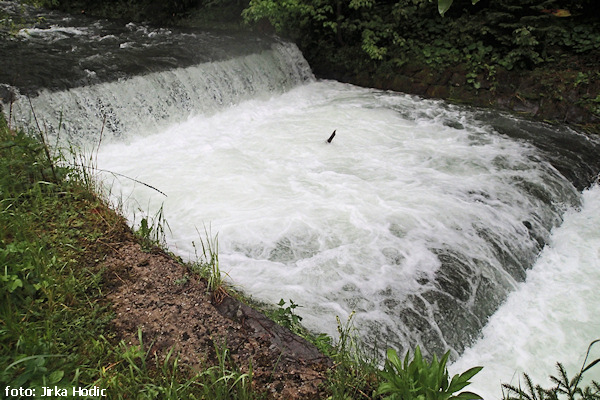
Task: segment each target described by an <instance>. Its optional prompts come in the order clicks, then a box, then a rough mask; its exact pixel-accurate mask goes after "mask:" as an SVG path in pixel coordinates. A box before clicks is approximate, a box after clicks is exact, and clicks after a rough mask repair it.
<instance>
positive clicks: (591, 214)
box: [4, 22, 600, 397]
mask: <svg viewBox="0 0 600 400" xmlns="http://www.w3.org/2000/svg"><path fill="white" fill-rule="evenodd" d="M95 24H96V25H95V29H94V30H89V29H88V28H84V27H82V26H79V28H78V29H79V31H78V32H75V31H73V30H68V29H66V27H64V26H59V25H52V26H49V27H47V28H46V30H47V31H46V32H41V31H43V30H44V29H41V31H40V32H37V31H36V32H35V35H37V36H39V37H44V35H46V36H48V37H55V36H56V35H55V33H56V32H66V31H68V32H70V35H72V36H75V37H79V39H81V37H83V38H86V37H88V38H89V37H95V36H94V35H99V33H98V32H97V29H100V27H101V25H98V24H99V23H97V22H96V23H95ZM100 30H101V34H102V35H103V36H101V37H107V39H105V40H109V41H113V45H115V44H117V46H115V49H114V50H113V51H114V52H115V53H118V50H116V48H117V47H118V48H119V49H122V50H127V49H131V48H135V47H136V46H137V45H136V43H137V42H135V41H132V40H133V39H131V38H130V37H126V38H123V37H122V36H120V34H116V33H113V31H107V30H105V28H102V29H100ZM122 31H123V32H130V33H131V32H134V31H135V32H137V33H139V32H142V33H143V34H142V36H143V37H148V38H154V39H153V40H154V41H155V42H157V43H163V41H166V42H168V43H171V44H172V43H179V42H178V41H179V40H181V41H185V40H190V41H191V42H190V43H193V44H194V45H197V44H198V37H200V36H202V35H201V34H199V33H193V32H185V33H181V32H173V31H168V32H165V31H151V30H148V28H144V27H131V26H130V27H129V28H127V29H123V30H122ZM52 32H54V33H52ZM123 32H121V33H122V34H124V35H125V33H123ZM144 32H145V33H144ZM152 32H155V33H154V34H152ZM35 35H34V36H35ZM53 35H54V36H53ZM61 35H62V34H61ZM61 35H59V36H60V40H67V42H66V43H68V38H64V37H63V36H61ZM86 35H87V36H86ZM144 35H145V36H144ZM161 35H163V36H161ZM185 35H187V36H185ZM183 37H186V38H187V39H183ZM15 40H17V41H19V40H21V41H25V42H31V41H35V40H37V39H35V38H32V35H29V36H26V34H25V33H23V35H22V37H21V36H20V37H19V38H17V39H15ZM53 40H54V39H53ZM57 40H58V39H57ZM140 40H141V39H140ZM248 40H249V42H248V43H252V45H248V46H243V45H241V44H240V43H239V41H240V38H235V39H234V40H233V42H235V43H236V46H234V48H247V47H252V46H255V45H256V46H257V47H255V50H254V51H250V52H248V51H245V52H237V53H236V52H233V53H232V56H231V57H224V56H220V57H219V58H218V59H209V60H196V61H189V62H187V61H186V62H184V61H181V64H182V65H179V66H178V67H177V68H170V67H169V65H165V66H163V68H156V69H155V70H150V71H148V72H147V73H145V74H143V75H136V74H135V73H133V74H132V75H131V76H130V75H127V76H120V75H117V76H116V77H113V79H110V78H109V77H107V76H106V77H104V78H103V79H102V80H100V81H94V82H90V83H85V82H80V83H79V84H77V85H71V86H68V87H62V88H61V87H60V85H63V83H60V84H56V85H52V84H48V85H46V86H47V87H48V89H42V88H37V87H36V88H35V90H33V89H31V88H32V86H27V85H25V84H23V85H21V86H18V85H14V83H13V82H9V81H5V82H4V83H8V84H11V85H12V86H16V88H17V90H15V91H18V92H20V93H22V94H30V95H31V96H32V97H31V105H32V106H33V107H32V106H31V105H30V104H29V101H27V99H26V98H24V97H20V96H19V95H18V94H17V95H16V96H15V99H16V101H15V102H14V103H13V104H12V105H11V104H8V103H6V102H5V104H4V111H5V113H7V114H8V111H9V110H10V115H11V117H12V119H13V121H18V122H21V123H25V124H27V123H28V121H32V118H33V114H32V113H31V109H32V108H33V110H35V115H36V117H37V119H38V123H40V121H41V125H42V126H44V127H45V128H46V129H47V130H48V131H49V132H50V135H51V136H52V135H54V136H56V135H60V137H61V138H62V139H65V140H66V139H68V140H69V141H71V142H76V143H78V144H81V145H86V144H89V145H91V146H90V147H93V148H96V147H97V144H98V140H99V136H100V132H101V131H102V132H103V141H102V144H101V146H100V148H99V151H98V153H97V155H96V159H97V163H98V167H99V168H101V169H102V170H106V171H112V172H114V173H116V174H118V175H116V176H117V177H118V178H116V177H114V176H113V175H110V174H109V173H103V174H104V175H103V176H104V180H105V182H106V184H107V185H108V186H109V187H110V188H111V191H112V193H120V195H121V196H122V199H123V200H124V201H125V204H126V206H125V207H126V210H127V212H128V215H129V216H130V218H131V219H132V220H133V219H135V218H136V214H137V215H138V216H139V213H140V210H141V212H143V213H148V214H150V215H153V213H154V212H155V211H156V210H157V209H158V208H159V207H163V210H164V213H165V215H166V218H167V220H168V223H169V226H170V228H171V230H172V233H173V235H172V237H169V238H168V239H169V245H170V247H171V249H172V250H173V251H175V252H177V253H179V254H181V255H182V256H184V257H191V258H192V259H193V255H194V247H193V242H198V241H199V240H200V238H202V237H203V234H204V233H203V232H204V226H206V227H209V226H210V229H211V230H212V232H213V233H216V232H218V235H219V246H220V247H219V253H220V259H221V268H222V269H223V271H225V272H226V273H227V274H228V276H229V277H230V278H231V281H232V282H233V283H234V284H235V285H237V286H238V287H239V288H240V289H242V290H243V291H245V292H246V293H247V294H249V295H251V296H253V297H255V298H256V299H258V300H263V301H268V302H270V303H276V302H278V301H279V299H281V298H283V299H284V300H288V299H292V300H293V301H294V302H295V303H298V304H300V305H301V308H298V309H296V310H297V311H298V312H299V314H300V315H301V316H302V317H303V318H304V319H303V322H304V323H305V324H306V326H307V327H309V328H310V329H313V330H315V331H318V332H326V333H329V334H331V335H333V336H335V335H336V322H335V321H336V320H335V317H336V316H340V318H342V319H344V318H346V317H347V316H348V315H349V314H350V312H351V311H353V310H356V311H357V314H356V316H355V320H354V324H355V326H356V327H357V329H358V332H359V333H360V336H361V338H362V339H363V340H364V342H365V343H368V344H371V345H374V346H379V347H384V346H394V347H396V348H399V349H400V350H401V351H405V350H408V349H412V348H413V347H414V346H415V345H417V344H419V345H421V347H422V348H424V350H425V351H426V352H427V353H433V352H435V353H438V354H439V353H441V352H444V351H445V350H447V349H451V350H452V352H453V356H454V358H455V359H458V361H456V363H455V365H454V367H460V366H461V365H464V366H465V369H466V368H468V367H470V366H472V365H474V364H483V365H484V366H486V367H487V364H488V363H489V364H491V365H492V366H493V367H492V368H490V369H489V370H490V371H491V372H487V368H486V369H484V371H486V373H488V374H491V375H488V376H491V377H492V378H491V379H490V378H487V379H486V382H493V383H494V385H495V386H494V388H486V387H484V386H482V385H480V386H479V387H481V388H482V390H484V391H486V394H488V396H489V397H499V395H498V393H499V390H500V386H499V382H501V381H509V380H510V379H511V378H512V375H510V376H506V375H505V374H506V373H507V371H508V370H511V368H512V369H517V368H521V367H522V368H525V370H527V367H528V366H532V365H533V366H535V368H537V364H535V363H533V362H530V361H529V360H525V361H523V360H522V359H523V358H526V357H527V354H528V352H532V353H531V354H533V352H535V351H536V346H538V345H537V344H535V343H537V342H535V340H534V339H532V337H534V336H537V335H540V336H539V337H544V336H543V335H541V334H540V333H539V332H537V331H536V332H535V333H528V335H527V336H529V338H523V336H524V335H523V332H532V326H534V325H536V323H539V324H540V325H541V327H540V329H541V331H544V330H545V328H546V330H549V329H551V330H552V331H553V332H554V333H552V334H551V335H548V336H547V337H545V339H544V340H545V341H544V342H543V343H544V346H546V347H547V346H548V343H549V342H551V341H552V338H553V337H556V338H560V337H562V336H565V335H567V332H568V331H569V326H568V324H569V323H571V320H570V319H569V316H568V315H567V313H561V314H560V315H559V316H558V317H556V315H557V314H556V312H555V311H557V310H555V308H562V307H567V306H566V305H565V303H560V302H559V303H545V304H544V305H541V306H539V307H537V308H536V306H535V305H534V303H533V300H534V299H536V298H537V297H539V296H542V294H541V293H542V289H544V288H546V289H549V288H550V290H551V292H550V293H552V292H555V291H557V290H558V288H559V287H561V285H562V284H563V283H564V282H565V281H563V280H564V279H567V278H566V277H563V275H567V276H569V277H570V278H569V279H572V281H569V282H570V283H569V285H573V287H576V288H578V289H580V291H581V293H582V296H583V297H582V298H583V299H585V300H586V301H585V302H584V301H583V300H576V299H575V298H574V299H575V300H574V301H576V302H577V303H576V305H574V306H573V307H576V308H577V309H578V310H579V311H578V312H581V315H582V317H581V320H582V321H584V322H585V323H587V325H586V326H587V328H586V329H588V330H587V331H585V333H582V334H581V335H580V336H581V337H580V338H579V339H578V342H585V341H586V340H587V341H591V340H592V339H594V337H593V334H594V332H597V331H598V330H599V329H598V328H600V326H599V325H598V321H595V320H594V318H593V317H591V316H593V315H594V314H596V315H597V313H598V312H599V308H600V301H599V300H598V299H597V298H594V296H593V295H592V294H591V293H590V291H589V290H588V289H586V287H587V286H586V285H589V284H592V285H594V284H593V282H598V279H600V277H599V274H600V272H599V271H600V268H598V265H597V259H598V257H599V256H600V253H598V251H599V248H600V247H599V245H598V234H597V230H594V228H595V227H596V226H597V223H598V220H597V217H596V216H597V215H599V214H600V213H598V212H597V209H598V197H599V196H600V194H599V193H598V188H597V186H593V187H592V188H591V189H589V190H588V191H586V192H585V194H584V196H583V200H582V199H581V194H580V193H579V191H580V190H581V189H582V188H584V187H586V186H589V185H590V184H591V183H592V182H593V180H594V179H595V176H596V175H597V173H598V171H600V160H599V158H598V157H597V154H598V152H599V150H600V145H599V144H598V142H596V141H594V140H592V139H589V138H587V137H585V136H582V135H579V134H577V133H576V132H573V131H571V130H569V129H564V128H553V127H549V126H545V125H542V124H533V123H529V122H525V121H520V120H518V119H515V118H512V117H510V116H504V115H498V114H493V113H492V114H490V113H489V112H482V111H478V110H470V109H466V108H461V107H455V106H449V105H446V104H444V103H443V102H438V101H428V100H423V99H419V98H415V97H411V96H407V95H402V94H398V93H391V92H382V91H377V90H370V89H363V88H358V87H355V86H351V85H346V84H341V83H337V82H331V81H316V80H315V79H314V77H313V76H312V73H311V72H310V68H309V67H308V65H307V64H306V61H305V60H304V59H303V57H302V55H301V54H300V52H299V51H298V49H297V48H296V47H295V46H294V45H291V44H289V43H285V42H281V41H279V40H267V39H265V38H260V39H257V38H252V37H250V38H248ZM84 41H85V40H84ZM84 41H83V42H84ZM151 42H152V41H151ZM119 43H120V44H119ZM127 43H129V44H127ZM257 43H258V44H257ZM219 46H220V47H219ZM67 47H68V46H67ZM159 47H160V46H159ZM166 47H168V48H169V49H170V51H171V53H169V54H171V55H173V53H177V51H173V48H172V46H170V47H169V46H166ZM217 48H223V42H222V41H219V42H218V44H217ZM206 52H207V53H214V54H216V53H218V52H217V51H216V50H214V49H213V50H207V51H206ZM151 53H152V54H153V57H154V58H156V59H162V58H161V56H160V51H159V50H153V51H152V52H151ZM86 57H87V58H85V59H88V58H89V57H92V56H91V55H88V56H86ZM169 57H171V56H169ZM169 57H167V56H165V57H163V58H169ZM173 57H175V56H174V55H173ZM109 58H110V60H111V61H114V60H116V59H117V58H118V57H117V56H111V57H109ZM123 59H124V60H128V59H129V58H128V57H124V58H123ZM169 59H170V61H169V62H170V63H173V62H175V61H173V59H172V58H169ZM189 59H190V58H189V57H185V60H189ZM96 62H97V63H98V65H101V64H102V62H101V61H96ZM148 62H151V61H148ZM136 65H137V64H136ZM111 68H112V69H113V70H119V69H120V68H119V67H118V65H117V66H115V65H113V67H111ZM111 68H108V69H111ZM88 71H89V72H88V75H90V74H91V75H92V76H94V74H93V72H94V71H92V70H90V69H88ZM98 75H99V74H96V75H95V76H96V77H97V76H98ZM100 75H101V74H100ZM30 81H33V80H32V79H30V80H27V82H30ZM61 82H62V81H61ZM11 90H12V88H11ZM59 122H60V124H61V125H60V127H59ZM29 123H30V124H31V123H32V122H29ZM30 126H31V125H30ZM334 129H335V130H336V131H337V135H336V137H335V138H334V140H333V141H332V143H330V144H327V143H326V142H325V140H326V139H327V138H328V137H329V135H330V133H331V132H332V131H333V130H334ZM123 176H128V177H130V178H133V179H127V178H123ZM139 181H141V182H144V183H146V184H147V185H150V186H152V187H155V188H158V189H159V190H160V191H162V192H164V193H165V194H166V195H167V197H164V196H163V195H161V194H160V193H158V192H157V191H155V190H152V189H151V188H149V187H148V186H145V185H142V184H139V183H138V182H139ZM577 210H580V211H577ZM563 218H564V219H565V223H564V224H563V225H562V226H560V225H561V223H562V221H563ZM559 226H560V227H559ZM198 231H199V232H200V233H198ZM574 239H576V240H574ZM546 243H548V245H547V246H546V247H545V248H544V246H545V244H546ZM540 252H541V253H540ZM565 257H566V258H565ZM594 257H595V259H594ZM594 260H595V261H594ZM594 262H595V263H596V264H594ZM530 267H533V268H532V269H531V270H529V268H530ZM528 270H529V271H528ZM576 271H578V273H577V274H576V273H575V272H576ZM591 287H594V286H591ZM572 292H573V290H570V291H569V292H567V293H566V294H565V296H569V295H570V294H571V293H572ZM593 293H595V292H593ZM502 303H504V304H503V305H502ZM522 304H529V305H528V306H527V307H526V308H527V310H529V312H530V313H534V314H527V313H526V312H521V311H518V310H519V305H522ZM501 305H502V306H501ZM500 306H501V308H500V310H499V311H498V312H496V310H498V307H500ZM536 310H537V311H536ZM560 311H561V312H563V311H564V310H560ZM536 313H539V316H538V317H537V318H536V319H535V320H534V319H531V315H538V314H536ZM569 314H571V315H572V313H569ZM490 316H491V318H490ZM549 316H552V318H558V320H559V321H558V322H557V321H551V320H552V318H550V317H549ZM586 316H587V317H586ZM586 318H587V320H586ZM488 319H489V321H490V322H489V323H488ZM507 321H513V322H514V325H511V324H509V323H507ZM486 323H487V325H486ZM590 326H591V328H590ZM511 327H513V328H511ZM506 328H508V330H509V331H508V332H506V330H505V331H503V330H502V329H506ZM511 329H512V330H514V331H511ZM481 332H483V336H481V338H480V339H479V340H478V341H477V342H476V344H475V345H474V346H473V347H471V348H469V346H470V345H471V344H472V343H473V342H474V341H475V340H476V339H478V338H479V337H480V333H481ZM502 332H505V333H502ZM511 334H512V335H514V336H513V338H520V339H522V340H519V341H518V342H517V341H516V340H512V339H511V336H510V335H511ZM507 338H508V339H507ZM496 341H504V342H508V343H505V344H506V347H505V348H504V349H505V350H503V351H501V353H498V352H496V349H497V348H498V349H500V348H502V347H501V346H500V344H499V343H496ZM556 342H557V343H556V346H557V347H560V348H565V347H568V346H569V345H568V341H567V340H558V339H557V340H556ZM519 345H520V346H521V347H518V346H519ZM514 348H518V349H519V350H518V351H517V352H516V353H515V354H516V355H515V357H514V358H511V357H510V356H509V355H510V353H511V349H514ZM584 350H585V349H583V350H582V351H584ZM557 352H558V351H557ZM463 353H464V356H462V357H461V358H458V357H459V355H460V354H463ZM558 353H559V354H564V353H560V352H558ZM554 361H558V359H556V360H555V359H554V358H552V361H551V362H549V363H548V370H547V373H550V372H553V371H552V368H553V363H554ZM461 363H462V364H461ZM494 374H495V375H494ZM494 390H495V391H494Z"/></svg>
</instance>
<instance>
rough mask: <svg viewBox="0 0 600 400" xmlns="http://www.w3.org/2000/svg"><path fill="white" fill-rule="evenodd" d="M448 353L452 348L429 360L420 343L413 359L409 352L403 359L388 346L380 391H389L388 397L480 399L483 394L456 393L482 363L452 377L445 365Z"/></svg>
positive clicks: (419, 399)
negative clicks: (424, 356)
mask: <svg viewBox="0 0 600 400" xmlns="http://www.w3.org/2000/svg"><path fill="white" fill-rule="evenodd" d="M449 356H450V352H447V353H446V354H444V356H443V357H442V358H441V359H440V360H438V359H437V357H436V356H435V355H434V356H433V360H432V361H431V363H428V362H427V361H426V360H424V359H423V356H422V355H421V349H420V348H419V347H418V346H417V348H416V350H415V354H414V357H413V359H412V360H410V361H409V354H408V353H407V354H406V356H405V358H404V362H402V360H400V358H399V357H398V355H397V353H396V351H395V350H394V349H388V351H387V358H386V361H385V366H384V368H383V371H381V376H382V377H383V379H384V381H383V382H382V383H381V384H380V385H379V388H378V390H377V393H378V394H384V395H387V396H386V397H385V399H390V400H393V399H398V400H400V399H402V400H409V399H415V400H416V399H418V400H447V399H456V400H470V399H481V396H479V395H476V394H474V393H471V392H461V393H459V394H457V395H455V393H456V392H458V391H460V390H462V389H463V388H465V387H466V386H467V385H469V383H470V382H469V379H471V378H472V377H473V376H474V375H475V374H477V373H478V372H479V371H481V369H482V367H474V368H471V369H469V370H468V371H466V372H464V373H462V374H460V375H458V374H457V375H455V376H454V377H453V378H452V379H451V380H450V378H449V376H448V371H447V369H446V363H447V362H448V357H449Z"/></svg>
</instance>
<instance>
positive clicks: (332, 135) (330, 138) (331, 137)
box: [327, 129, 337, 143]
mask: <svg viewBox="0 0 600 400" xmlns="http://www.w3.org/2000/svg"><path fill="white" fill-rule="evenodd" d="M335 131H337V129H335V130H334V131H333V133H332V134H331V136H329V139H327V143H331V141H332V140H333V138H334V137H335Z"/></svg>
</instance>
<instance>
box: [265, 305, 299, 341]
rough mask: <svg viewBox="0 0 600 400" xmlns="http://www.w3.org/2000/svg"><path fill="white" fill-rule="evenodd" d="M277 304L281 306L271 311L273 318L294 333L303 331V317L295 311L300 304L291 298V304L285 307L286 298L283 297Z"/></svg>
mask: <svg viewBox="0 0 600 400" xmlns="http://www.w3.org/2000/svg"><path fill="white" fill-rule="evenodd" d="M277 305H278V306H279V307H278V308H277V309H276V310H274V311H272V312H271V313H270V317H271V319H272V320H273V321H275V322H277V323H278V324H279V325H281V326H284V327H286V328H288V329H289V330H291V331H292V332H294V333H299V332H300V331H302V326H301V325H300V321H302V317H301V316H299V315H298V314H296V313H295V312H294V310H295V309H296V308H297V307H299V306H298V304H296V303H294V301H293V300H290V305H289V306H287V307H285V300H283V299H281V300H279V303H277Z"/></svg>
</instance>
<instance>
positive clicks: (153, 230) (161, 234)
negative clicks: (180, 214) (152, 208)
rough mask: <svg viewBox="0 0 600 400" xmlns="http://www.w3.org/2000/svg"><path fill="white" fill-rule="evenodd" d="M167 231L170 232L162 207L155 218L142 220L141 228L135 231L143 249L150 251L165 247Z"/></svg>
mask: <svg viewBox="0 0 600 400" xmlns="http://www.w3.org/2000/svg"><path fill="white" fill-rule="evenodd" d="M165 229H169V230H170V228H169V224H168V222H167V220H166V219H165V214H164V211H163V207H162V206H161V207H160V208H159V209H158V211H157V212H156V214H155V215H154V217H153V218H149V217H144V218H142V220H141V221H140V227H139V228H138V229H137V230H136V231H135V233H136V235H137V236H138V237H139V238H140V239H141V245H142V249H144V250H145V251H150V250H152V249H153V248H154V246H159V247H165V246H166V231H165Z"/></svg>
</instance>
